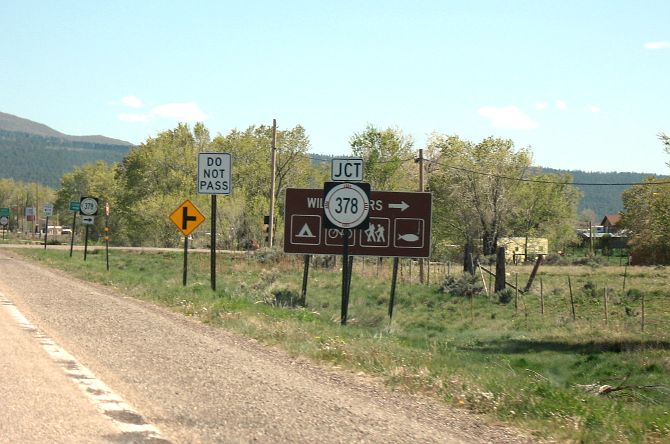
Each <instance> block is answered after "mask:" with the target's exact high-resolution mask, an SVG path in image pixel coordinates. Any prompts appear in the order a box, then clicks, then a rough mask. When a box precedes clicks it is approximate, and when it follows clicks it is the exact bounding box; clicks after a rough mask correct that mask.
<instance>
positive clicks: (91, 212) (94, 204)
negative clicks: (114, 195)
mask: <svg viewBox="0 0 670 444" xmlns="http://www.w3.org/2000/svg"><path fill="white" fill-rule="evenodd" d="M79 214H82V215H84V216H95V215H97V214H98V198H97V197H82V198H81V199H80V200H79Z"/></svg>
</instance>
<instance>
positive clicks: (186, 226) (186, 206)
mask: <svg viewBox="0 0 670 444" xmlns="http://www.w3.org/2000/svg"><path fill="white" fill-rule="evenodd" d="M170 220H171V221H172V222H173V223H174V224H175V225H176V226H177V228H179V231H181V232H182V233H183V234H184V236H188V235H189V234H191V232H192V231H193V230H195V229H196V228H198V225H200V224H201V223H203V222H204V220H205V216H203V214H202V213H201V212H200V211H199V210H198V209H197V208H196V207H195V205H193V203H192V202H191V201H190V200H188V199H186V200H185V201H184V202H183V203H182V204H181V205H179V206H178V207H177V209H176V210H174V211H173V212H172V214H170Z"/></svg>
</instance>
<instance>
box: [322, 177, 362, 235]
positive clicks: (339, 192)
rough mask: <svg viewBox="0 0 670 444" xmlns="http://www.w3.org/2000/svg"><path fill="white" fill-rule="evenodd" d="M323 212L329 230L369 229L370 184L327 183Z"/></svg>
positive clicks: (324, 191) (324, 189) (324, 190)
mask: <svg viewBox="0 0 670 444" xmlns="http://www.w3.org/2000/svg"><path fill="white" fill-rule="evenodd" d="M323 195H324V197H323V212H324V214H325V216H326V219H325V220H324V222H325V223H324V226H325V227H327V228H367V225H368V222H369V220H368V215H369V214H370V184H369V183H348V182H345V183H341V182H326V183H325V184H324V188H323Z"/></svg>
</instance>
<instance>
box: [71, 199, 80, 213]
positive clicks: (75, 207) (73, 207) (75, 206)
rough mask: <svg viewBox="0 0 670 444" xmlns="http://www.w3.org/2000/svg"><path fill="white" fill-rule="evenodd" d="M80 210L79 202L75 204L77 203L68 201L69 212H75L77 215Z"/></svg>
mask: <svg viewBox="0 0 670 444" xmlns="http://www.w3.org/2000/svg"><path fill="white" fill-rule="evenodd" d="M80 208H81V207H80V205H79V202H77V201H70V211H75V212H77V213H78V212H79V209H80Z"/></svg>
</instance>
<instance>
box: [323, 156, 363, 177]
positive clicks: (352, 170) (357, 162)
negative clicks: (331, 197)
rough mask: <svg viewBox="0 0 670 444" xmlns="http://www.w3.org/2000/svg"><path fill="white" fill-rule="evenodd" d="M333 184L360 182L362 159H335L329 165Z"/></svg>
mask: <svg viewBox="0 0 670 444" xmlns="http://www.w3.org/2000/svg"><path fill="white" fill-rule="evenodd" d="M330 177H331V179H332V181H333V182H360V181H362V180H363V159H361V158H360V157H335V158H333V160H332V163H331V174H330Z"/></svg>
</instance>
